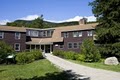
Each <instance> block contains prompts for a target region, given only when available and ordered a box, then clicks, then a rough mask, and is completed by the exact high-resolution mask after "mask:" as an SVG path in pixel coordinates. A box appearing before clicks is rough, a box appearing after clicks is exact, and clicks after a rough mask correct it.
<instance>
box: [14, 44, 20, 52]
mask: <svg viewBox="0 0 120 80" xmlns="http://www.w3.org/2000/svg"><path fill="white" fill-rule="evenodd" d="M14 50H15V51H20V43H15V44H14Z"/></svg>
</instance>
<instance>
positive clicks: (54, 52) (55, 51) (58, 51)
mask: <svg viewBox="0 0 120 80" xmlns="http://www.w3.org/2000/svg"><path fill="white" fill-rule="evenodd" d="M52 54H53V55H55V56H59V57H62V58H64V51H62V50H54V51H53V53H52Z"/></svg>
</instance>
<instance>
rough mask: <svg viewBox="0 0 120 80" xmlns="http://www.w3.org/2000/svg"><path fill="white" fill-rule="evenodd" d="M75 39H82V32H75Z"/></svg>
mask: <svg viewBox="0 0 120 80" xmlns="http://www.w3.org/2000/svg"><path fill="white" fill-rule="evenodd" d="M73 37H82V32H81V31H79V32H73Z"/></svg>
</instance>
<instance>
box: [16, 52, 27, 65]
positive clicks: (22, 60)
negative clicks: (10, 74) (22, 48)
mask: <svg viewBox="0 0 120 80" xmlns="http://www.w3.org/2000/svg"><path fill="white" fill-rule="evenodd" d="M15 60H16V61H17V63H22V64H24V63H27V62H28V55H27V54H26V53H25V52H22V53H18V54H17V55H16V58H15Z"/></svg>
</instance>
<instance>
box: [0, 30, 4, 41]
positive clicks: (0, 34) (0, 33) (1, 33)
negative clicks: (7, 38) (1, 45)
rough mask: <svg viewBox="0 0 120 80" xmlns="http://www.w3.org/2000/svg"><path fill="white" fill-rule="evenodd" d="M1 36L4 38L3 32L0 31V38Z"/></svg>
mask: <svg viewBox="0 0 120 80" xmlns="http://www.w3.org/2000/svg"><path fill="white" fill-rule="evenodd" d="M3 38H4V32H1V31H0V39H3Z"/></svg>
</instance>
